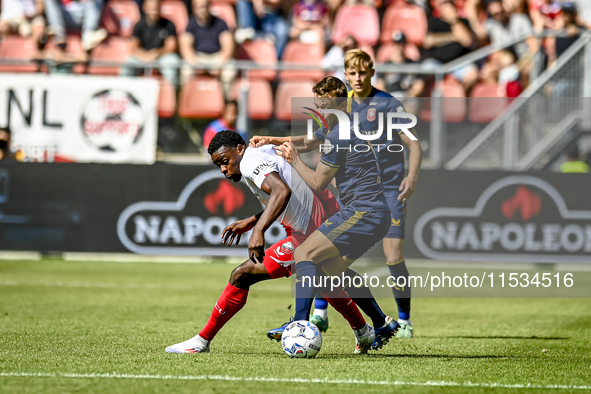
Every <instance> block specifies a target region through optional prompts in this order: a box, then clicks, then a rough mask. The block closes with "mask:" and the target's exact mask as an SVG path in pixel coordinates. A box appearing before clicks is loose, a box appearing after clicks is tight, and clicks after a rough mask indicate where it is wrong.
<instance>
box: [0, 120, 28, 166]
mask: <svg viewBox="0 0 591 394" xmlns="http://www.w3.org/2000/svg"><path fill="white" fill-rule="evenodd" d="M25 158H26V155H25V152H24V151H23V150H22V149H19V150H18V151H16V152H12V151H11V150H10V128H8V127H4V128H0V161H1V160H5V161H8V160H16V161H24V160H25Z"/></svg>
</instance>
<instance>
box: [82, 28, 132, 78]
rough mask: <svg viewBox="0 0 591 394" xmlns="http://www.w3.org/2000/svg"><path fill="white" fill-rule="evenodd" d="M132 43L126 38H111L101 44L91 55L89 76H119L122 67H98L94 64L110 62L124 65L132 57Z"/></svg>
mask: <svg viewBox="0 0 591 394" xmlns="http://www.w3.org/2000/svg"><path fill="white" fill-rule="evenodd" d="M130 44H131V42H130V39H129V38H126V37H116V36H111V37H109V38H108V39H107V40H106V41H103V42H101V43H100V44H99V45H98V46H97V47H96V48H94V49H93V50H92V52H91V53H90V67H89V68H88V73H89V74H98V75H118V74H119V69H120V66H98V65H93V64H92V63H93V62H109V63H120V64H123V63H125V61H127V59H128V58H129V57H130V56H131V45H130Z"/></svg>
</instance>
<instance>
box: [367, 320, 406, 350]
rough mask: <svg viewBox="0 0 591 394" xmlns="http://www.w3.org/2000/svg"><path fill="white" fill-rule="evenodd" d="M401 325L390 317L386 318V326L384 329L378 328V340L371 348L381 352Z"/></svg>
mask: <svg viewBox="0 0 591 394" xmlns="http://www.w3.org/2000/svg"><path fill="white" fill-rule="evenodd" d="M399 328H400V324H398V322H397V321H396V320H394V319H392V318H391V317H390V316H386V324H384V326H383V327H380V328H376V329H375V331H376V339H375V340H374V341H373V344H372V345H371V348H372V349H373V350H379V349H381V348H382V347H383V346H384V345H386V344H387V343H388V341H389V340H390V338H392V337H393V336H395V335H396V333H397V332H398V329H399Z"/></svg>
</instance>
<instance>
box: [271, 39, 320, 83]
mask: <svg viewBox="0 0 591 394" xmlns="http://www.w3.org/2000/svg"><path fill="white" fill-rule="evenodd" d="M323 56H324V46H323V45H322V44H304V43H302V42H300V41H295V40H294V41H290V42H288V43H287V45H286V46H285V49H284V51H283V59H282V60H283V62H284V63H285V64H290V63H291V64H302V65H308V66H316V67H318V68H319V70H318V71H306V70H302V71H298V70H286V71H282V72H281V74H280V78H281V79H282V80H287V79H300V80H301V79H313V80H318V79H321V78H322V77H324V74H325V73H324V71H322V70H320V63H321V61H322V57H323Z"/></svg>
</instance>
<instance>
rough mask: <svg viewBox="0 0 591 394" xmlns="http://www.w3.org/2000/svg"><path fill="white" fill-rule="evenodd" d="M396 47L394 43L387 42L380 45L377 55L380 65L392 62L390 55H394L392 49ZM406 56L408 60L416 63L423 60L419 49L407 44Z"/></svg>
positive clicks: (405, 48)
mask: <svg viewBox="0 0 591 394" xmlns="http://www.w3.org/2000/svg"><path fill="white" fill-rule="evenodd" d="M394 45H395V44H394V43H393V42H387V43H384V44H382V45H380V49H378V54H377V61H378V63H387V62H388V61H389V60H390V54H391V53H392V48H393V47H394ZM404 56H406V58H407V59H410V60H414V61H419V60H420V59H421V54H420V52H419V48H417V47H416V46H415V45H413V44H406V46H405V47H404Z"/></svg>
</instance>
